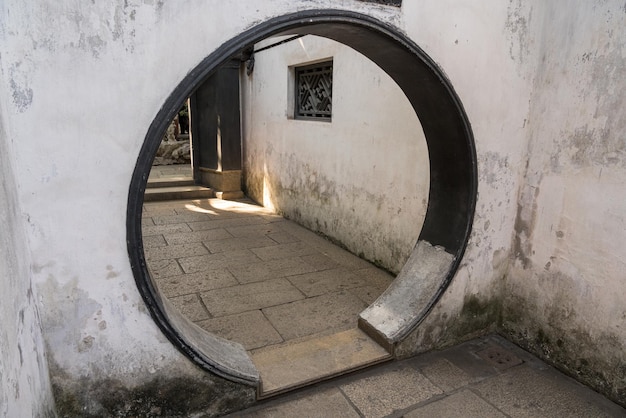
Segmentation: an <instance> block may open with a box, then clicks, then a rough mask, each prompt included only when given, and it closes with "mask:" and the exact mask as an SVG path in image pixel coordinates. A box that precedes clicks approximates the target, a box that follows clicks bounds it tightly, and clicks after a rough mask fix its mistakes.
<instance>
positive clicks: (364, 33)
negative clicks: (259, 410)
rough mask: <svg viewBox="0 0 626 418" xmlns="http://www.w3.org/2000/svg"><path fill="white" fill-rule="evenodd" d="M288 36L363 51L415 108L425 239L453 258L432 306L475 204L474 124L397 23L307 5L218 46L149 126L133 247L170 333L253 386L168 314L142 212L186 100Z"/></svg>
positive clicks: (460, 249) (138, 273)
mask: <svg viewBox="0 0 626 418" xmlns="http://www.w3.org/2000/svg"><path fill="white" fill-rule="evenodd" d="M286 34H303V35H304V34H310V35H317V36H322V37H325V38H329V39H333V40H335V41H337V42H340V43H342V44H345V45H347V46H349V47H351V48H353V49H355V50H357V51H358V52H360V53H361V54H363V55H365V56H366V57H367V58H369V59H370V60H372V61H373V62H374V63H376V64H377V65H378V66H379V67H380V68H381V69H382V70H384V71H385V72H386V73H387V74H389V76H391V78H392V79H393V80H394V81H395V82H396V83H397V84H398V86H399V87H400V88H401V89H402V90H403V92H404V94H405V95H406V97H407V98H408V100H409V101H410V103H411V105H412V106H413V108H414V109H415V112H416V113H417V116H418V118H419V120H420V122H421V124H422V129H423V131H424V135H425V137H426V142H427V146H428V152H429V159H430V192H429V200H428V208H427V211H426V216H425V219H424V224H423V227H422V231H421V233H420V237H419V240H420V241H427V242H429V243H430V244H432V245H438V246H441V247H443V248H445V250H446V251H447V252H448V253H450V254H452V255H453V256H454V258H453V261H452V263H451V265H450V268H449V270H448V272H447V274H446V275H445V277H442V278H441V283H440V286H439V287H438V289H437V291H436V292H435V294H433V295H432V299H431V301H430V303H429V306H428V311H430V309H432V307H433V306H434V305H435V304H436V303H437V301H438V300H439V298H440V297H441V295H442V294H443V292H444V290H445V289H446V288H447V286H448V285H449V283H450V282H451V280H452V278H453V276H454V274H455V272H456V270H457V268H458V266H459V263H460V261H461V258H462V256H463V253H464V251H465V247H466V245H467V242H468V239H469V235H470V232H471V228H472V220H473V216H474V209H475V206H476V193H477V192H476V191H477V170H476V152H475V148H474V139H473V135H472V130H471V126H470V123H469V120H468V118H467V115H466V113H465V111H464V109H463V106H462V104H461V101H460V100H459V98H458V96H457V94H456V93H455V91H454V89H453V87H452V85H451V83H450V81H449V80H448V79H447V78H446V76H445V75H444V73H443V71H442V70H441V69H440V68H439V67H438V66H437V65H436V64H435V62H434V61H433V60H432V59H431V58H430V57H429V56H428V55H427V54H426V53H425V52H424V51H423V50H422V49H421V48H419V47H418V46H417V45H416V44H415V43H414V42H413V41H412V40H411V39H409V38H408V37H407V36H406V35H404V34H403V33H401V32H400V31H399V30H398V29H397V28H395V27H392V26H390V25H388V24H385V23H382V22H380V21H378V20H377V19H374V18H372V17H370V16H367V15H363V14H360V13H355V12H350V11H343V10H331V9H328V10H326V9H324V10H307V11H300V12H296V13H293V14H287V15H283V16H279V17H275V18H272V19H269V20H267V21H265V22H262V23H259V24H257V25H256V26H254V27H252V28H251V29H248V30H246V31H244V32H243V33H241V34H239V35H237V36H236V37H234V38H233V39H231V40H229V41H227V42H226V43H224V44H222V45H221V46H220V47H218V48H217V49H216V50H215V51H214V52H212V53H211V54H210V55H208V56H207V57H206V58H205V59H203V60H202V62H200V63H199V64H198V65H197V66H196V67H195V68H193V69H192V70H191V71H190V72H189V73H188V74H187V76H186V77H185V78H184V79H183V80H182V81H181V82H180V84H179V85H178V86H177V87H176V88H175V89H174V91H173V92H172V93H171V94H170V96H169V97H168V98H167V100H166V101H165V103H164V104H163V107H162V108H161V109H160V110H159V112H158V113H157V115H156V117H155V119H154V121H153V122H152V124H151V125H150V127H149V129H148V132H147V134H146V137H145V141H144V143H143V146H142V148H141V151H140V153H139V156H138V159H137V164H136V166H135V170H134V172H133V176H132V179H131V183H130V190H129V195H128V210H127V220H126V227H127V246H128V253H129V257H130V262H131V267H132V270H133V274H134V276H135V280H136V282H137V286H138V288H139V291H140V293H141V295H142V297H143V299H144V301H145V303H146V305H147V307H148V309H149V311H150V313H151V315H152V317H153V319H154V321H155V322H156V323H157V324H158V326H159V327H160V328H161V330H162V331H163V333H164V334H165V335H166V336H167V337H168V339H169V340H170V341H171V342H172V343H173V344H174V345H175V346H176V347H177V348H178V349H179V350H180V351H181V352H182V353H184V354H185V355H186V356H187V357H189V358H190V359H191V360H192V361H194V362H195V363H196V364H198V365H199V366H201V367H203V368H204V369H206V370H209V371H211V372H213V373H216V374H218V375H221V376H223V377H225V378H228V379H230V380H234V381H239V382H241V383H245V384H251V385H255V384H256V383H257V382H255V381H254V379H252V380H251V379H249V378H246V377H241V376H236V375H233V374H232V373H231V372H230V371H229V370H230V369H229V368H228V367H224V366H223V365H222V364H220V363H219V362H217V361H215V360H214V359H212V358H210V356H209V355H208V354H207V353H204V352H202V350H200V349H198V346H197V344H194V343H192V341H191V340H190V336H189V335H187V334H186V333H185V332H184V330H182V329H181V327H180V326H177V325H175V324H180V318H171V315H172V314H171V313H169V314H168V312H166V309H165V307H164V303H163V301H162V299H161V296H160V295H159V292H158V291H157V289H156V287H155V285H154V283H153V282H152V279H151V277H150V274H149V272H148V269H147V265H146V260H145V255H144V250H143V239H142V233H141V215H142V206H143V196H144V192H145V188H146V183H147V179H148V175H149V173H150V168H151V165H152V160H153V158H154V155H155V154H156V151H157V149H158V146H159V143H160V142H161V138H162V136H163V134H164V132H165V130H166V128H167V125H168V124H169V121H170V120H171V119H172V118H173V117H174V115H175V114H176V112H177V111H178V109H179V108H180V106H181V105H182V103H183V101H184V100H186V99H187V97H189V96H190V95H191V93H192V92H193V91H194V90H195V89H196V88H197V86H199V85H200V84H201V83H202V82H203V81H204V80H206V79H207V78H208V77H210V76H211V74H212V73H214V72H215V71H216V70H217V69H218V67H219V66H220V65H222V64H223V63H225V62H227V61H228V60H229V59H231V58H233V57H236V56H238V55H239V54H240V53H241V52H242V51H244V50H246V49H248V48H250V47H252V46H253V45H254V44H255V43H257V42H259V41H261V40H263V39H265V38H267V37H270V36H276V35H286ZM416 128H417V127H416ZM426 314H427V312H426V313H425V314H424V317H425V316H426ZM421 319H423V318H421ZM421 319H420V320H419V321H416V323H415V325H414V326H417V325H418V324H419V323H420V322H421Z"/></svg>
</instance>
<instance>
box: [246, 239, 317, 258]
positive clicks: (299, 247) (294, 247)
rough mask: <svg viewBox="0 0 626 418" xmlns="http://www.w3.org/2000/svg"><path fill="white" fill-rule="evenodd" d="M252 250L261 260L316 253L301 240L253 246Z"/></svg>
mask: <svg viewBox="0 0 626 418" xmlns="http://www.w3.org/2000/svg"><path fill="white" fill-rule="evenodd" d="M252 252H253V253H255V254H256V255H257V257H259V258H260V259H261V260H265V261H269V260H277V259H280V258H291V257H299V256H303V255H310V254H316V253H317V251H316V250H315V249H314V248H312V247H310V246H308V245H307V244H305V243H303V242H291V243H289V244H277V245H273V246H269V247H262V248H255V249H253V250H252Z"/></svg>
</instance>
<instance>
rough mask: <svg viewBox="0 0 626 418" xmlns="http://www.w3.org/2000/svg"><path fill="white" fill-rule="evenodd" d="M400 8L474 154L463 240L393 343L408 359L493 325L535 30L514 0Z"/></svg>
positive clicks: (530, 13) (524, 7)
mask: <svg viewBox="0 0 626 418" xmlns="http://www.w3.org/2000/svg"><path fill="white" fill-rule="evenodd" d="M402 9H403V22H404V25H405V28H406V31H407V34H408V35H409V36H410V37H411V38H412V39H413V40H414V41H415V42H416V43H417V44H418V45H419V46H420V47H422V48H423V49H424V50H425V52H426V53H428V54H429V55H430V57H431V58H433V59H434V60H435V62H437V63H438V64H439V65H440V67H441V68H443V70H444V71H445V72H446V74H447V76H448V78H449V79H450V81H451V83H452V85H453V86H454V89H455V90H456V92H457V94H458V95H459V98H460V99H461V101H462V103H463V106H464V107H465V111H466V112H467V115H468V117H469V120H470V123H471V124H472V130H473V133H474V139H475V143H476V154H477V159H478V200H477V204H476V214H475V217H474V225H473V230H472V233H471V237H470V242H469V244H468V246H467V249H466V252H465V256H464V257H463V261H462V262H461V265H460V267H459V270H458V272H457V273H456V275H455V278H454V280H453V281H452V283H451V285H450V287H449V288H448V290H447V291H446V292H445V293H444V295H443V297H442V299H441V301H440V302H439V304H438V305H437V306H436V307H435V308H434V309H433V311H432V312H431V314H430V315H429V317H427V318H426V320H425V321H424V322H423V324H422V325H421V326H420V327H419V328H418V329H417V330H416V331H415V332H414V333H413V334H412V335H411V336H410V337H409V338H408V339H407V340H406V341H405V342H404V343H403V344H402V345H401V346H400V347H399V348H398V350H397V353H398V354H399V355H401V356H402V355H407V356H408V355H412V354H415V353H416V352H420V351H425V350H428V349H431V348H432V347H441V346H445V345H449V344H453V343H456V342H458V341H459V338H468V337H469V336H471V335H476V334H480V333H484V332H485V331H486V330H487V331H489V330H492V331H495V330H496V329H497V325H498V320H499V314H500V313H499V310H500V306H501V303H500V298H501V296H502V290H503V289H502V286H503V284H504V278H505V277H506V275H507V271H508V268H509V262H510V259H509V256H510V251H511V233H512V227H513V224H514V220H515V217H516V209H517V192H518V189H519V187H520V185H521V184H522V183H523V178H522V177H521V176H520V173H521V172H522V170H523V168H524V165H525V163H526V160H525V158H524V152H525V151H526V149H527V141H528V140H527V137H526V126H527V123H528V122H527V119H528V107H529V100H530V97H531V94H532V87H533V80H534V69H535V65H536V62H537V61H536V60H537V54H536V52H535V44H536V42H537V37H538V36H539V33H537V31H536V30H534V26H533V25H534V22H535V20H536V19H537V16H536V15H537V13H538V12H537V11H536V10H534V9H533V5H532V4H529V3H526V2H521V1H509V2H502V1H486V2H475V1H474V2H473V1H452V0H444V1H441V0H436V1H435V0H426V1H419V2H413V1H407V2H404V3H403V6H402ZM451 164H453V162H451ZM462 336H463V337H462Z"/></svg>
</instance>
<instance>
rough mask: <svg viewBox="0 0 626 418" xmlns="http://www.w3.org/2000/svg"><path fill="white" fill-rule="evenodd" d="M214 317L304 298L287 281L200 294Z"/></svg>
mask: <svg viewBox="0 0 626 418" xmlns="http://www.w3.org/2000/svg"><path fill="white" fill-rule="evenodd" d="M200 296H201V297H202V300H203V301H204V304H205V305H206V307H207V309H208V310H209V312H211V314H212V315H213V316H216V317H218V316H225V315H232V314H235V313H240V312H245V311H251V310H254V309H261V308H266V307H270V306H275V305H281V304H284V303H289V302H293V301H295V300H299V299H303V298H304V296H303V295H302V293H300V291H299V290H298V289H297V288H295V287H294V286H293V285H292V284H291V283H289V282H288V281H287V280H286V279H276V280H268V281H265V282H260V283H250V284H244V285H239V286H233V287H227V288H224V289H216V290H211V291H209V292H203V293H201V294H200Z"/></svg>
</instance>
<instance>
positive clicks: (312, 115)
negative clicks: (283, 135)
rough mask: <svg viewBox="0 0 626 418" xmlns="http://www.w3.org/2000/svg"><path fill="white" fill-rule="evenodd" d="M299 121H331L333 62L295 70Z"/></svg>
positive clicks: (296, 111)
mask: <svg viewBox="0 0 626 418" xmlns="http://www.w3.org/2000/svg"><path fill="white" fill-rule="evenodd" d="M295 72H296V74H295V76H296V83H295V85H296V100H295V104H296V109H295V112H294V113H295V117H296V118H298V119H318V120H330V118H331V115H332V106H333V103H332V97H333V62H332V61H326V62H321V63H318V64H314V65H307V66H304V67H296V68H295Z"/></svg>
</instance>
